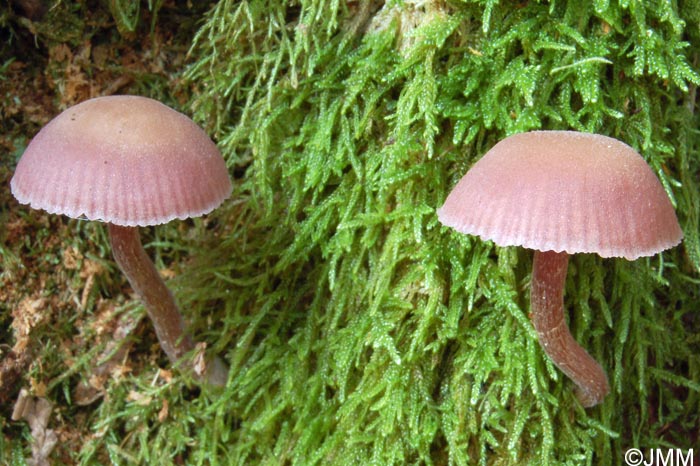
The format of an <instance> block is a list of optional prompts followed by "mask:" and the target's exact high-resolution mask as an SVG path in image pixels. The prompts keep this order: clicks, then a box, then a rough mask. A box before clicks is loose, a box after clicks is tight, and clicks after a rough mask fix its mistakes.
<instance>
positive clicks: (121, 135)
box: [10, 95, 232, 226]
mask: <svg viewBox="0 0 700 466" xmlns="http://www.w3.org/2000/svg"><path fill="white" fill-rule="evenodd" d="M10 186H11V189H12V194H13V195H14V196H15V197H16V198H17V200H18V201H19V202H20V203H23V204H29V205H30V206H31V207H33V208H35V209H43V210H46V211H47V212H49V213H56V214H64V215H67V216H69V217H73V218H86V219H89V220H101V221H105V222H111V223H114V224H117V225H123V226H144V225H156V224H160V223H167V222H169V221H170V220H173V219H175V218H179V219H184V218H188V217H197V216H199V215H203V214H206V213H208V212H210V211H212V210H214V209H215V208H216V207H218V206H219V205H220V204H221V203H222V202H223V201H224V199H226V198H227V197H228V196H229V195H230V194H231V190H232V187H231V180H230V179H229V175H228V170H227V169H226V164H225V162H224V160H223V158H222V157H221V153H220V152H219V150H218V149H217V147H216V145H215V144H214V143H213V142H212V140H211V139H210V138H209V136H207V134H206V133H205V132H204V131H203V130H202V129H201V128H200V127H199V126H197V125H196V124H195V123H194V122H193V121H192V120H190V119H189V118H188V117H186V116H185V115H183V114H181V113H179V112H177V111H175V110H173V109H172V108H170V107H168V106H166V105H163V104H162V103H160V102H158V101H156V100H153V99H149V98H146V97H139V96H126V95H122V96H108V97H97V98H94V99H90V100H86V101H84V102H82V103H80V104H78V105H75V106H73V107H70V108H68V109H66V110H65V111H64V112H62V113H61V114H60V115H58V116H57V117H55V118H54V119H53V120H51V121H50V122H49V123H48V124H47V125H46V126H45V127H44V128H42V130H41V131H39V133H38V134H37V135H36V136H35V137H34V139H32V141H31V142H30V143H29V145H28V146H27V149H26V150H25V152H24V154H23V155H22V158H21V159H20V161H19V163H18V164H17V169H16V171H15V174H14V176H13V177H12V181H11V182H10Z"/></svg>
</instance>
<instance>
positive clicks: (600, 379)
mask: <svg viewBox="0 0 700 466" xmlns="http://www.w3.org/2000/svg"><path fill="white" fill-rule="evenodd" d="M568 265H569V255H568V254H567V253H565V252H554V251H545V252H542V251H537V250H536V251H535V257H534V259H533V265H532V284H531V289H530V309H531V310H530V318H531V319H532V323H533V325H534V327H535V330H536V331H537V336H538V338H539V341H540V345H541V346H542V348H543V349H544V351H545V353H547V355H548V356H549V357H550V359H551V360H552V362H553V363H554V364H555V365H556V366H557V367H558V368H559V369H561V371H562V372H564V374H566V375H567V376H568V377H569V378H570V379H571V380H573V381H574V383H575V384H576V385H577V386H578V388H577V390H576V395H577V397H578V399H579V401H580V402H581V404H582V405H583V406H584V407H586V408H589V407H592V406H595V405H597V404H598V403H600V402H601V401H603V398H604V397H605V395H607V394H608V392H609V391H610V386H609V385H608V377H607V375H606V374H605V371H603V368H602V367H601V366H600V364H598V362H597V361H596V360H595V359H593V358H592V357H591V356H590V355H589V354H588V353H587V352H586V350H585V349H583V348H582V347H581V345H579V344H578V343H577V342H576V340H574V337H572V336H571V332H569V326H568V325H567V324H566V320H565V319H564V283H565V281H566V269H567V267H568Z"/></svg>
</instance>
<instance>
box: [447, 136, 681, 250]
mask: <svg viewBox="0 0 700 466" xmlns="http://www.w3.org/2000/svg"><path fill="white" fill-rule="evenodd" d="M438 218H439V220H440V222H442V223H443V224H444V225H446V226H450V227H452V228H454V229H456V230H457V231H459V232H462V233H468V234H472V235H478V236H480V237H482V238H483V239H486V240H493V242H495V243H496V244H498V245H500V246H524V247H526V248H530V249H537V250H540V251H550V250H551V251H556V252H562V251H563V252H567V253H570V254H573V253H581V252H583V253H597V254H599V255H600V256H602V257H624V258H626V259H629V260H634V259H636V258H638V257H641V256H649V255H653V254H656V253H658V252H660V251H663V250H664V249H667V248H670V247H673V246H675V245H677V244H678V243H679V242H680V241H681V239H682V238H683V232H682V231H681V228H680V226H679V224H678V219H677V218H676V213H675V211H674V209H673V206H672V204H671V201H670V200H669V198H668V195H667V194H666V192H665V191H664V189H663V187H662V186H661V183H660V182H659V180H658V178H657V177H656V175H655V174H654V172H653V171H652V170H651V168H650V167H649V165H648V164H647V163H646V162H645V161H644V159H643V158H642V156H641V155H639V154H638V153H637V152H636V151H635V150H634V149H632V148H631V147H629V146H628V145H626V144H624V143H622V142H620V141H618V140H617V139H613V138H610V137H607V136H602V135H597V134H588V133H579V132H574V131H532V132H528V133H520V134H516V135H513V136H510V137H508V138H506V139H504V140H502V141H500V142H499V143H498V144H496V145H495V146H494V147H493V148H492V149H491V150H489V151H488V152H487V153H486V154H485V155H484V156H483V157H482V158H481V159H480V160H479V161H478V162H476V164H474V166H473V167H472V168H471V169H470V170H469V171H468V172H467V173H466V175H464V177H463V178H462V179H461V180H460V181H459V183H457V186H455V188H454V189H453V190H452V192H451V193H450V194H449V196H448V197H447V200H446V201H445V204H444V205H443V206H442V207H441V208H440V209H438Z"/></svg>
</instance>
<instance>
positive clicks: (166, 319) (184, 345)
mask: <svg viewBox="0 0 700 466" xmlns="http://www.w3.org/2000/svg"><path fill="white" fill-rule="evenodd" d="M108 228H109V239H110V242H111V244H112V254H114V259H115V260H116V261H117V264H118V265H119V267H120V268H121V269H122V272H124V275H126V278H127V279H128V280H129V284H130V285H131V287H132V288H133V289H134V291H136V293H137V294H138V295H139V297H140V298H141V301H143V304H144V306H145V307H146V311H148V316H149V317H150V318H151V322H153V327H154V328H155V330H156V335H157V336H158V341H159V342H160V346H161V348H163V351H165V354H167V355H168V358H169V359H170V362H171V363H172V364H173V365H176V364H179V363H181V362H182V357H183V356H184V355H185V354H186V353H188V352H190V351H192V350H193V349H194V348H195V345H194V342H193V340H192V338H191V337H190V335H189V334H188V333H187V331H186V328H185V321H184V319H183V318H182V315H181V314H180V311H179V309H178V307H177V304H175V299H174V298H173V295H172V293H171V292H170V290H169V289H168V287H167V286H165V282H163V279H162V278H161V276H160V274H158V271H157V270H156V268H155V266H154V265H153V262H151V259H150V258H149V257H148V255H147V254H146V251H144V249H143V246H142V245H141V239H140V238H139V232H138V228H136V227H124V226H119V225H114V224H112V223H109V224H108ZM181 367H182V366H181ZM184 367H185V368H186V369H185V370H192V369H193V367H192V363H191V362H188V363H187V365H186V366H184ZM192 373H193V374H194V375H195V377H198V378H200V377H201V378H202V379H204V380H205V381H206V382H207V383H209V384H211V385H214V386H223V385H225V384H226V379H227V377H228V367H227V366H226V363H224V362H223V361H222V360H221V359H219V358H218V357H215V358H214V359H213V360H212V361H209V362H208V364H207V370H206V373H205V374H203V375H201V376H199V375H198V374H197V373H196V372H195V371H192Z"/></svg>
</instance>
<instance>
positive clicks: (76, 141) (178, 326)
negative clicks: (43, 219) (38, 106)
mask: <svg viewBox="0 0 700 466" xmlns="http://www.w3.org/2000/svg"><path fill="white" fill-rule="evenodd" d="M10 185H11V189H12V194H13V195H14V196H15V198H17V200H18V201H19V202H20V203H22V204H29V205H30V206H31V207H32V208H34V209H43V210H45V211H47V212H49V213H52V214H64V215H67V216H69V217H72V218H80V219H87V220H98V221H102V222H107V228H108V231H109V237H110V242H111V245H112V249H113V254H114V258H115V260H116V262H117V264H118V265H119V267H120V268H121V269H122V271H123V272H124V275H126V277H127V279H128V280H129V283H130V284H131V286H132V288H133V289H134V290H135V291H136V293H137V294H138V295H139V297H140V298H141V300H142V301H143V303H144V306H145V308H146V310H147V312H148V315H149V317H150V318H151V321H152V322H153V326H154V328H155V331H156V335H157V336H158V340H159V342H160V345H161V347H162V349H163V351H165V353H166V354H167V356H168V358H169V359H170V361H171V363H173V364H174V365H175V364H180V363H182V361H181V360H182V357H183V355H185V354H186V353H188V352H190V351H192V350H193V349H194V347H195V345H194V343H193V340H192V337H191V336H190V335H189V334H188V333H187V330H186V326H185V322H184V319H183V317H182V315H181V314H180V312H179V310H178V307H177V305H176V303H175V300H174V299H173V296H172V294H171V293H170V291H169V290H168V288H167V287H166V285H165V283H164V282H163V279H162V278H161V277H160V275H159V274H158V271H157V270H156V268H155V266H154V265H153V263H152V262H151V260H150V259H149V257H148V255H147V254H146V252H145V251H144V249H143V247H142V245H141V241H140V239H139V232H138V227H139V226H147V225H158V224H162V223H167V222H169V221H171V220H173V219H176V218H178V219H185V218H189V217H198V216H200V215H204V214H206V213H208V212H210V211H212V210H214V209H215V208H216V207H218V206H219V205H220V204H221V203H222V202H223V201H224V200H225V199H226V198H228V197H229V195H230V194H231V190H232V187H231V181H230V179H229V175H228V170H227V169H226V165H225V163H224V160H223V158H222V157H221V154H220V153H219V151H218V149H217V148H216V145H215V144H214V143H213V142H212V141H211V139H209V137H208V136H207V135H206V133H205V132H204V131H202V129H201V128H199V127H198V126H197V125H196V124H195V123H194V122H193V121H192V120H190V119H189V118H188V117H186V116H185V115H183V114H181V113H178V112H176V111H175V110H173V109H171V108H170V107H167V106H166V105H163V104H162V103H160V102H158V101H155V100H152V99H148V98H145V97H138V96H109V97H98V98H94V99H90V100H87V101H85V102H82V103H80V104H78V105H75V106H73V107H70V108H68V109H67V110H65V111H64V112H62V113H61V114H60V115H58V116H57V117H56V118H54V119H53V120H51V121H50V122H49V123H48V124H47V125H46V126H45V127H44V128H42V129H41V131H39V133H38V134H37V135H36V136H35V137H34V139H32V141H31V142H30V143H29V145H28V146H27V149H26V150H25V152H24V154H23V155H22V157H21V159H20V160H19V163H18V164H17V169H16V171H15V173H14V176H13V177H12V181H11V182H10ZM183 368H184V369H186V370H190V369H193V366H192V363H191V362H189V361H188V362H187V363H185V364H183ZM193 373H194V375H195V376H196V377H202V378H203V379H204V380H205V382H207V383H209V384H211V385H223V384H225V382H226V378H227V373H228V368H227V366H226V364H225V363H224V362H223V361H221V360H220V359H218V358H214V360H213V361H209V364H207V368H206V372H205V373H204V374H201V373H200V374H197V371H193Z"/></svg>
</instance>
